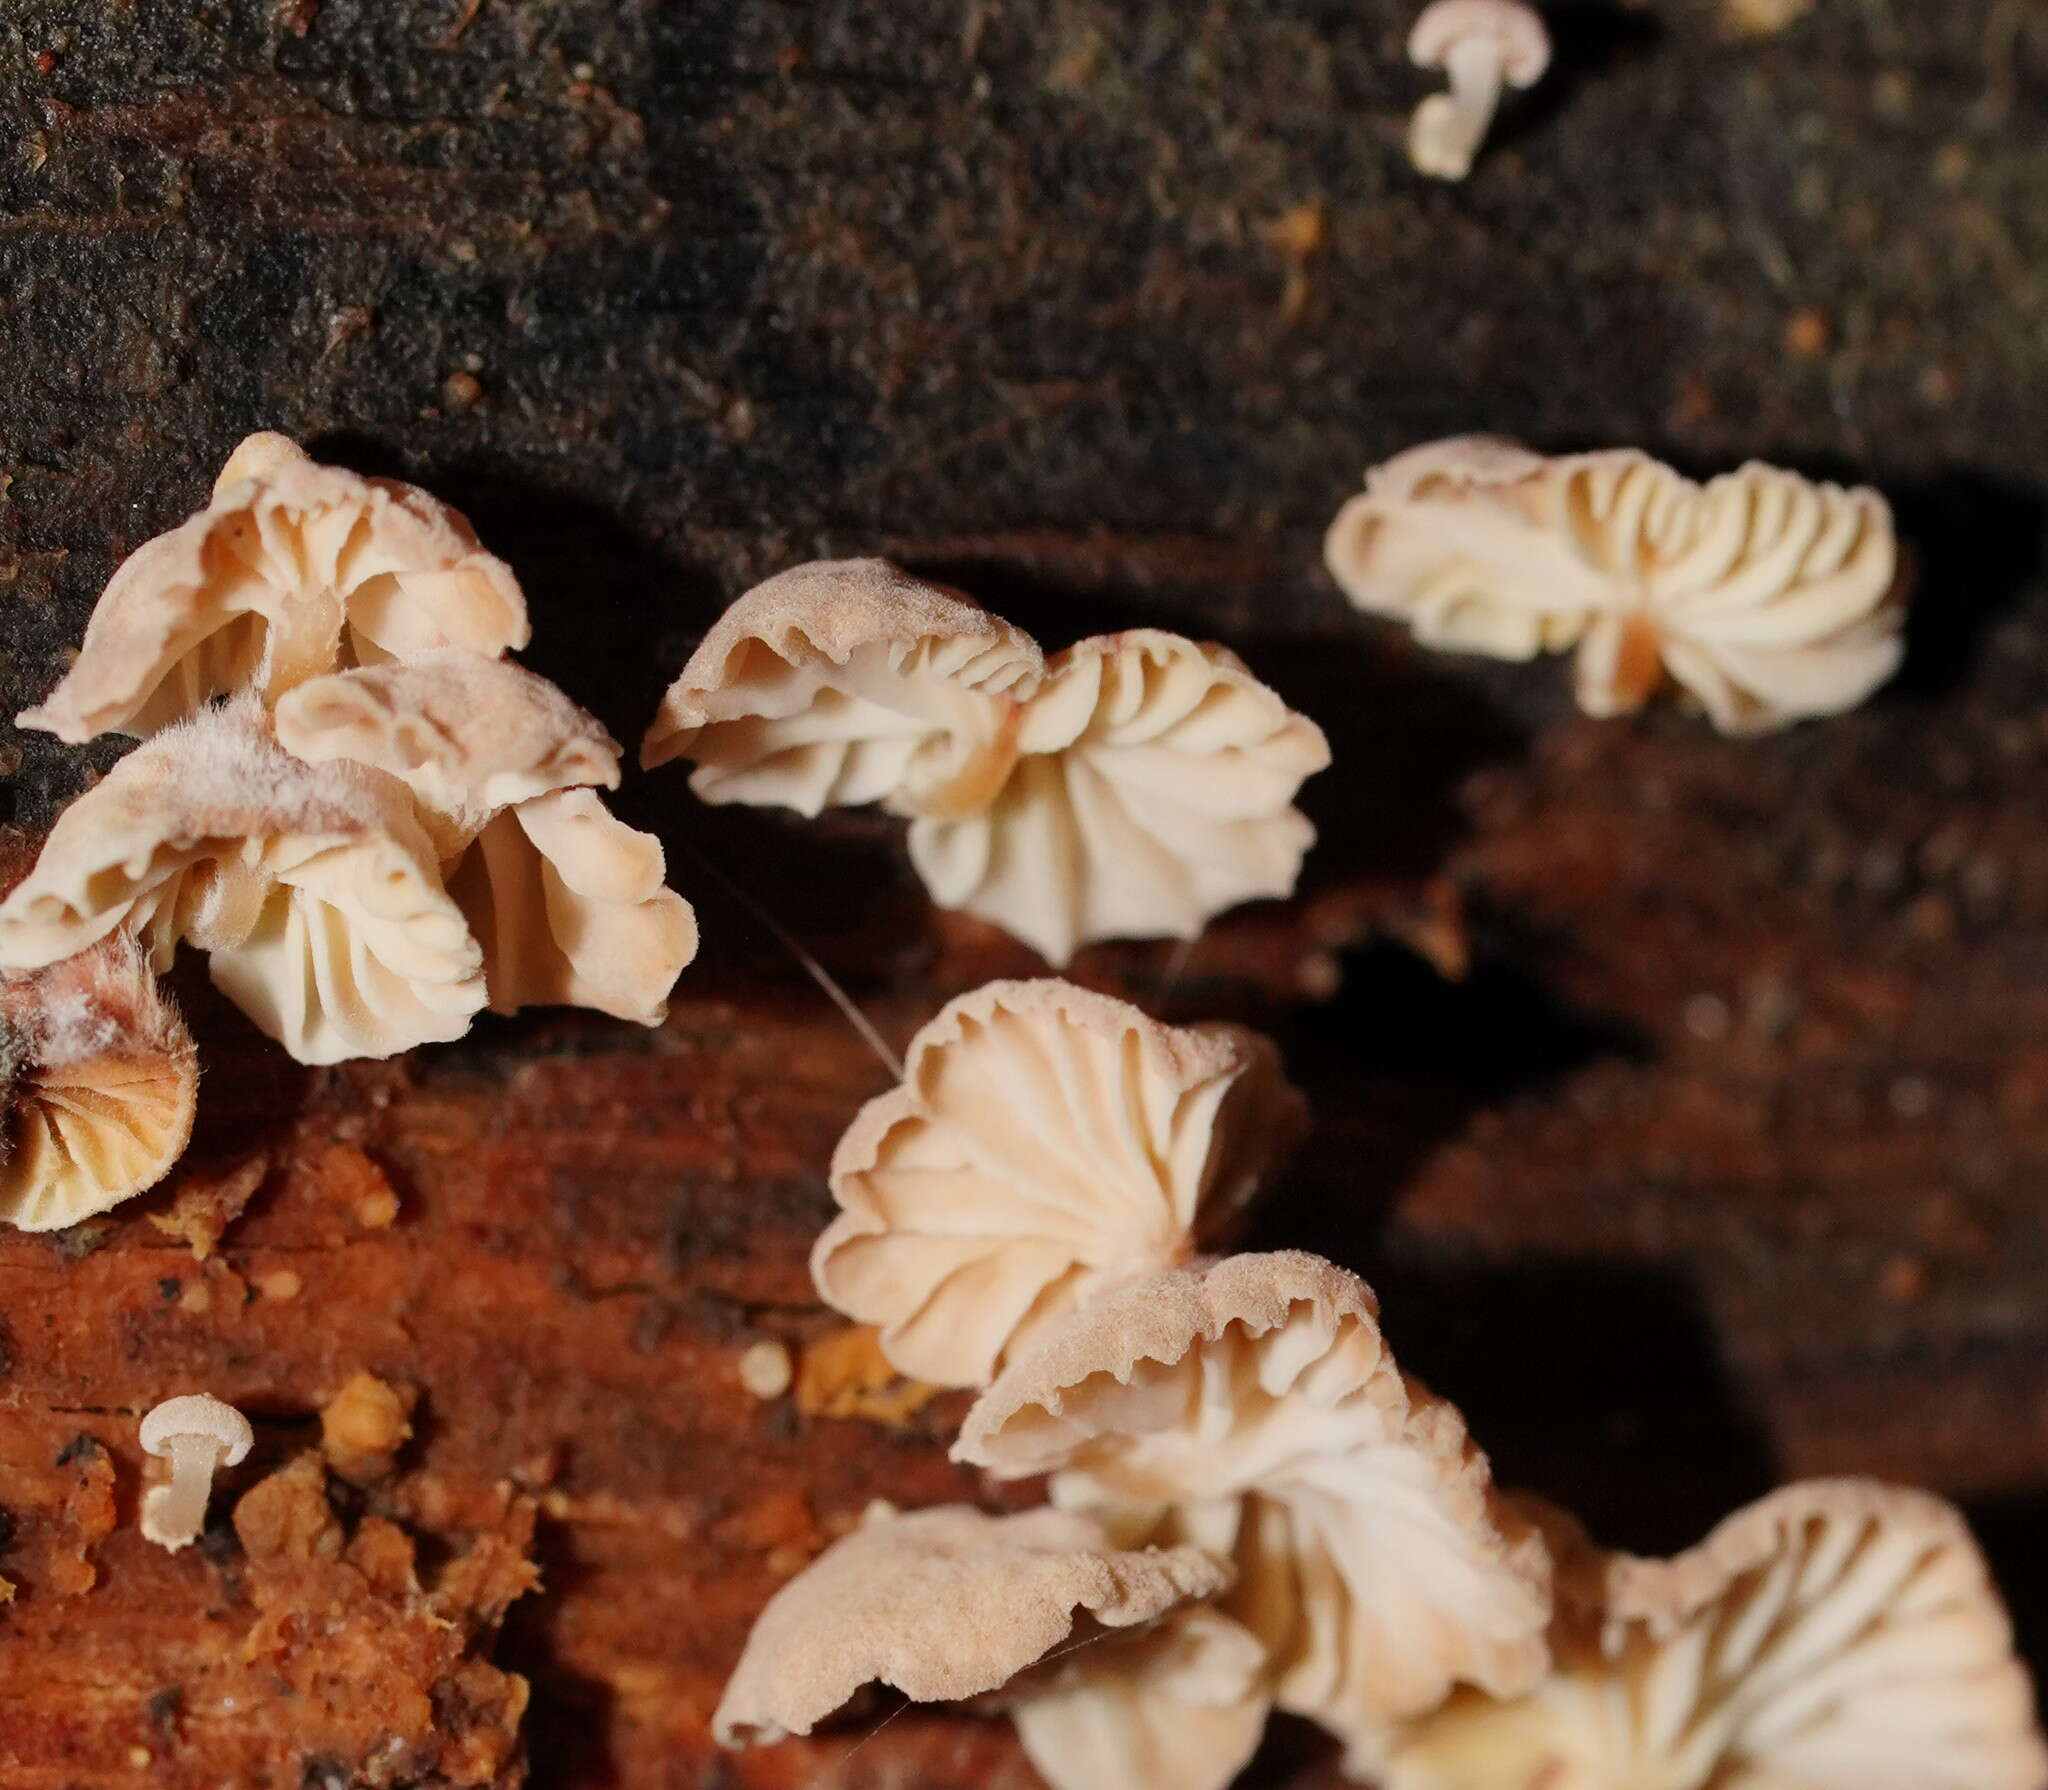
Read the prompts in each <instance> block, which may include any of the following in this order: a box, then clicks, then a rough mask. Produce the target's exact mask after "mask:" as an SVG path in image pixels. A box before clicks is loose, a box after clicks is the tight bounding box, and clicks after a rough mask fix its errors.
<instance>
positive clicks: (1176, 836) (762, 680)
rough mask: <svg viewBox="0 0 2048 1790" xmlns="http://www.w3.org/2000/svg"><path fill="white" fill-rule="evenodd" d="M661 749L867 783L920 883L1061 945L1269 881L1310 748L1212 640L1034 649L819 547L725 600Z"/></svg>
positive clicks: (941, 899) (710, 792)
mask: <svg viewBox="0 0 2048 1790" xmlns="http://www.w3.org/2000/svg"><path fill="white" fill-rule="evenodd" d="M674 758H690V759H694V760H695V761H696V767H697V768H696V770H695V771H694V772H693V773H692V774H691V779H690V786H691V788H692V789H694V790H695V791H696V793H697V794H698V795H699V796H700V797H701V798H702V799H704V800H705V801H708V802H745V803H749V804H754V805H776V806H781V807H787V808H793V809H795V810H796V811H797V812H798V813H800V814H805V815H816V814H818V813H820V812H821V811H823V810H824V809H826V808H834V807H844V806H852V805H858V804H862V803H868V802H879V803H881V804H882V806H883V807H885V808H886V809H888V810H889V811H890V812H891V813H894V814H899V815H902V816H904V817H905V818H906V819H908V820H909V822H910V857H911V862H912V863H913V864H914V865H915V867H916V869H917V872H918V874H919V876H920V877H922V879H923V880H924V883H925V886H926V887H927V888H928V889H929V890H930V891H931V894H932V898H933V900H934V901H936V902H937V903H938V904H939V905H940V906H941V907H946V908H953V909H958V910H960V911H962V912H965V913H970V914H975V915H978V916H979V917H981V918H982V919H986V920H991V921H993V922H994V923H995V924H997V925H998V926H1001V927H1003V928H1004V929H1005V930H1006V931H1008V932H1011V933H1013V934H1015V935H1016V936H1017V937H1019V938H1021V939H1023V940H1024V941H1025V942H1027V943H1028V944H1030V945H1032V946H1034V947H1036V948H1037V950H1038V951H1039V952H1040V953H1041V954H1042V955H1043V956H1044V957H1045V958H1046V959H1047V960H1048V961H1049V962H1052V963H1054V964H1060V963H1064V962H1065V961H1066V960H1067V959H1068V958H1069V957H1070V956H1072V954H1073V953H1074V952H1075V951H1076V950H1077V949H1078V948H1079V947H1080V946H1082V945H1084V944H1087V943H1089V942H1090V941H1092V940H1096V939H1106V938H1192V937H1194V936H1195V935H1196V934H1198V933H1199V932H1200V931H1201V929H1202V928H1203V926H1204V925H1206V924H1207V922H1208V921H1209V920H1210V918H1211V917H1213V916H1214V915H1216V914H1218V913H1220V912H1222V911H1223V910H1224V909H1225V908H1229V907H1233V906H1235V905H1237V904H1238V903H1239V902H1244V901H1251V900H1255V899H1258V898H1260V897H1265V896H1284V895H1287V894H1290V893H1292V891H1293V888H1294V883H1295V879H1296V877H1297V875H1298V874H1299V872H1300V868H1301V861H1302V858H1303V856H1304V854H1305V853H1306V852H1307V850H1308V847H1309V845H1310V844H1311V843H1312V841H1313V839H1314V829H1313V828H1312V827H1311V826H1310V825H1309V823H1308V821H1307V819H1306V818H1305V817H1304V816H1303V815H1302V814H1301V812H1300V811H1299V810H1298V809H1296V808H1295V807H1294V806H1293V801H1294V795H1295V791H1296V790H1297V789H1298V788H1299V787H1300V785H1301V783H1302V781H1303V779H1304V778H1306V777H1308V776H1310V775H1312V774H1313V773H1314V772H1316V771H1319V770H1321V769H1322V768H1323V767H1324V766H1325V765H1327V764H1328V763H1329V748H1328V746H1327V745H1326V744H1325V742H1324V739H1323V736H1322V733H1321V731H1320V730H1319V729H1318V728H1317V727H1316V726H1315V724H1314V723H1313V722H1312V721H1309V720H1308V719H1306V718H1305V717H1304V716H1301V715H1298V714H1295V713H1294V712H1292V711H1291V710H1290V709H1289V708H1288V707H1287V706H1286V704H1285V703H1283V702H1282V701H1281V700H1280V698H1279V697H1278V696H1277V695H1275V694H1274V693H1273V692H1272V691H1271V690H1269V689H1268V688H1267V687H1266V686H1265V685H1264V684H1261V683H1260V682H1259V681H1258V680H1257V679H1256V678H1254V677H1253V676H1252V674H1251V673H1250V671H1249V670H1247V669H1246V667H1245V666H1244V665H1243V664H1242V663H1240V662H1239V660H1238V659H1237V658H1236V657H1235V656H1234V655H1232V654H1231V653H1229V652H1227V651H1226V650H1225V649H1223V648H1222V647H1220V646H1214V645H1205V644H1200V643H1197V642H1195V641H1192V640H1185V639H1183V638H1181V637H1180V636H1179V635H1177V634H1168V633H1163V632H1161V631H1159V630H1157V629H1138V630H1134V631H1131V632H1127V633H1122V634H1108V635H1100V636H1097V637H1095V638H1093V639H1089V640H1083V641H1080V642H1079V643H1077V644H1076V645H1074V646H1070V647H1068V648H1067V649H1066V650H1065V651H1064V652H1061V653H1056V654H1054V655H1052V656H1051V657H1050V658H1048V657H1047V656H1046V655H1045V653H1044V652H1043V651H1042V650H1041V649H1040V647H1039V646H1038V644H1037V642H1035V641H1034V640H1032V639H1031V638H1030V637H1029V636H1027V635H1025V634H1024V633H1022V632H1021V631H1020V630H1018V629H1016V628H1014V627H1012V626H1011V625H1010V624H1009V623H1008V622H1005V621H1001V620H999V619H998V618H996V617H995V616H992V615H990V614H988V613H987V612H986V611H985V610H982V609H980V608H978V607H977V606H976V605H974V604H973V603H971V602H970V601H968V600H967V599H966V598H965V597H963V596H961V595H960V594H959V593H957V592H954V591H950V590H945V589H942V588H940V587H938V586H936V585H931V584H926V583H923V582H922V581H920V580H918V579H915V578H912V577H911V576H909V575H908V574H907V573H905V572H903V571H901V570H899V569H898V568H897V567H895V566H892V565H889V564H887V563H885V562H883V561H881V560H841V561H830V562H819V563H816V564H812V565H805V566H798V567H796V568H794V569H793V570H791V571H787V572H784V573H782V574H780V575H779V576H777V577H774V578H771V579H769V580H768V581H767V582H766V583H765V584H762V585H759V586H757V587H756V588H755V589H753V590H751V591H749V592H748V593H747V594H746V595H744V596H743V597H741V598H740V599H739V600H738V601H737V602H736V603H734V604H733V606H732V607H731V608H730V609H728V610H727V611H726V613H725V615H724V616H723V617H722V618H721V619H720V620H719V622H718V623H717V625H716V626H715V627H713V628H712V630H711V632H710V633H709V634H708V635H706V636H705V638H704V641H703V643H702V645H700V646H699V647H698V649H697V651H696V652H695V653H694V654H693V655H692V656H691V659H690V661H689V663H688V664H687V665H686V666H684V668H683V671H682V675H681V676H680V677H678V678H677V680H676V682H675V684H674V685H673V687H672V688H671V689H670V690H669V692H668V694H667V697H666V698H665V699H664V701H663V703H662V706H661V710H660V713H659V714H658V715H657V716H656V718H655V721H654V725H653V726H652V727H651V728H650V729H649V730H648V734H647V739H646V743H645V744H644V746H643V747H642V749H641V762H642V764H643V765H645V766H647V767H648V768H650V769H651V768H653V767H654V766H657V765H661V764H665V763H667V762H668V761H669V760H671V759H674Z"/></svg>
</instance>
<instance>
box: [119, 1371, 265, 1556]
mask: <svg viewBox="0 0 2048 1790" xmlns="http://www.w3.org/2000/svg"><path fill="white" fill-rule="evenodd" d="M255 1440H256V1432H255V1431H254V1430H252V1429H251V1428H250V1427H249V1420H248V1418H246V1417H244V1416H243V1415H242V1414H241V1412H239V1411H237V1410H236V1409H235V1408H234V1406H233V1405H224V1404H222V1403H221V1401H220V1400H219V1399H217V1398H211V1397H209V1396H208V1395H207V1394H205V1393H203V1392H195V1393H190V1394H188V1395H187V1396H185V1397H183V1398H168V1399H165V1400H164V1402H163V1403H162V1404H160V1405H158V1406H157V1407H156V1408H155V1409H154V1410H153V1411H151V1412H150V1413H149V1414H148V1415H147V1416H146V1417H144V1418H143V1420H142V1429H141V1442H142V1446H143V1450H144V1452H146V1453H148V1454H153V1455H155V1456H157V1457H158V1459H160V1460H168V1461H169V1462H170V1463H171V1481H170V1484H168V1485H159V1486H152V1487H151V1488H150V1489H149V1491H148V1492H146V1493H145V1494H144V1495H143V1499H142V1533H143V1535H144V1536H145V1537H146V1538H147V1539H149V1540H150V1541H153V1542H155V1543H156V1544H157V1546H158V1547H160V1548H168V1549H169V1550H170V1551H171V1552H172V1553H174V1554H175V1553H176V1552H177V1551H178V1550H179V1549H180V1548H182V1547H184V1546H186V1545H187V1544H188V1543H190V1542H194V1541H197V1540H198V1539H199V1531H200V1530H201V1529H202V1528H204V1527H205V1525H206V1501H207V1499H208V1497H209V1496H210V1495H211V1493H212V1491H213V1475H214V1472H215V1470H216V1469H217V1468H220V1467H233V1466H237V1465H239V1464H240V1463H241V1461H242V1460H243V1459H244V1458H245V1457H246V1456H247V1455H248V1452H249V1449H250V1447H251V1446H252V1445H253V1444H254V1443H255Z"/></svg>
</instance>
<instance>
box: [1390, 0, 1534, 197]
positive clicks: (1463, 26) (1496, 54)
mask: <svg viewBox="0 0 2048 1790" xmlns="http://www.w3.org/2000/svg"><path fill="white" fill-rule="evenodd" d="M1408 58H1409V60H1410V61H1411V62H1414V63H1416V64H1417V65H1418V66H1420V67H1423V68H1440V69H1442V70H1443V71H1444V72H1445V74H1447V75H1448V76H1449V77H1450V82H1451V90H1450V92H1448V93H1433V94H1431V95H1430V96H1429V98H1427V99H1426V100H1424V101H1423V102H1422V103H1421V105H1419V106H1417V107H1416V108H1415V118H1414V121H1413V124H1412V125H1411V127H1410V129H1409V133H1408V159H1409V160H1410V161H1412V162H1413V163H1414V164H1415V166H1416V168H1417V169H1418V170H1419V171H1420V172H1422V173H1424V174H1431V175H1435V176H1436V177H1437V178H1438V179H1440V180H1463V179H1464V178H1465V176H1466V175H1467V174H1469V173H1470V172H1471V171H1472V162H1473V158H1474V157H1475V156H1477V155H1478V153H1479V146H1480V144H1481V143H1483V142H1485V141H1486V133H1487V129H1488V127H1489V126H1491V125H1492V123H1493V114H1494V111H1495V109H1496V108H1497V107H1498V106H1499V104H1500V95H1501V88H1502V86H1503V85H1506V86H1510V87H1533V86H1535V84H1536V83H1537V82H1538V81H1540V80H1541V79H1542V78H1543V71H1544V70H1545V69H1547V68H1548V67H1549V66H1550V33H1549V32H1548V31H1546V30H1545V29H1544V27H1543V21H1542V19H1541V18H1539V17H1538V16H1537V14H1536V12H1535V11H1534V9H1533V8H1531V7H1528V6H1525V5H1523V4H1522V0H1436V3H1435V4H1434V5H1433V6H1430V7H1428V8H1426V9H1425V10H1424V12H1423V14H1422V16H1421V17H1420V18H1419V19H1417V20H1416V21H1415V29H1414V30H1413V31H1411V32H1410V33H1409V35H1408Z"/></svg>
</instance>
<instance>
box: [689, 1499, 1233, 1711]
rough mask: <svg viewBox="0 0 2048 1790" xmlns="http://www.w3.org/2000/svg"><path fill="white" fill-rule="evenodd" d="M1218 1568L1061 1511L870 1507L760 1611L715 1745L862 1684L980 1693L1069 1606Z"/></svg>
mask: <svg viewBox="0 0 2048 1790" xmlns="http://www.w3.org/2000/svg"><path fill="white" fill-rule="evenodd" d="M1229 1578H1230V1574H1229V1570H1228V1568H1226V1567H1225V1566H1223V1565H1222V1564H1221V1563H1220V1562H1218V1561H1216V1560H1214V1559H1212V1558H1210V1557H1209V1556H1208V1555H1206V1554H1204V1553H1202V1552H1201V1551H1200V1550H1199V1549H1197V1548H1192V1547H1172V1548H1145V1549H1135V1550H1134V1549H1124V1548H1118V1547H1116V1546H1114V1545H1113V1544H1112V1543H1111V1542H1110V1540H1109V1539H1108V1537H1107V1536H1106V1535H1105V1534H1104V1533H1103V1531H1102V1529H1101V1527H1100V1526H1099V1525H1098V1524H1096V1523H1094V1522H1093V1521H1091V1520H1090V1519H1089V1518H1087V1517H1084V1516H1078V1515H1075V1514H1073V1513H1070V1512H1066V1511H1056V1510H1033V1511H1026V1512H1023V1513H1022V1514H1020V1515H1016V1516H1002V1517H995V1516H988V1515H985V1514H984V1513H982V1512H981V1511H978V1510H973V1509H970V1508H968V1507H967V1506H965V1505H958V1504H954V1505H945V1506H942V1507H940V1508H938V1509H934V1510H921V1511H912V1512H910V1513H909V1514H907V1515H899V1514H897V1513H896V1512H895V1511H892V1510H889V1509H888V1508H887V1507H886V1506H884V1507H880V1508H879V1509H877V1510H873V1511H870V1513H869V1516H868V1519H867V1521H866V1522H865V1523H864V1524H863V1525H862V1526H861V1527H860V1528H859V1529H856V1530H855V1531H854V1532H853V1533H852V1534H851V1535H848V1536H846V1537H845V1538H844V1539H843V1540H840V1541H837V1542H835V1543H833V1545H832V1546H831V1547H829V1548H827V1549H826V1550H825V1552H824V1553H823V1554H821V1555H820V1556H819V1557H818V1558H817V1559H816V1560H815V1561H813V1562H812V1563H811V1565H810V1566H809V1567H807V1568H806V1569H805V1570H804V1571H803V1572H802V1573H800V1574H798V1575H797V1577H796V1578H794V1579H792V1580H791V1581H790V1582H789V1583H788V1584H787V1585H785V1586H784V1587H783V1588H782V1589H781V1590H780V1591H778V1592H777V1593H776V1594H775V1596H774V1598H773V1599H771V1600H770V1602H769V1604H768V1607H767V1608H766V1609H765V1610H763V1611H762V1612H761V1616H760V1619H759V1620H758V1621H757V1622H756V1623H755V1624H754V1628H753V1632H752V1633H751V1634H750V1635H749V1636H748V1637H747V1645H746V1649H745V1651H744V1652H743V1653H742V1654H741V1656H740V1662H739V1664H738V1666H736V1667H735V1668H734V1670H733V1675H732V1678H731V1680H730V1681H729V1682H728V1683H727V1685H726V1687H725V1695H724V1696H723V1697H722V1698H721V1699H720V1701H719V1705H718V1711H717V1713H716V1714H715V1715H714V1716H713V1717H712V1722H711V1728H712V1732H713V1733H714V1734H715V1735H716V1736H717V1737H718V1739H719V1741H720V1743H721V1744H722V1745H725V1746H744V1745H766V1744H770V1743H772V1742H774V1741H777V1740H781V1739H782V1738H783V1737H784V1736H786V1735H790V1734H808V1733H810V1731H811V1729H812V1728H813V1727H814V1726H816V1724H817V1723H819V1722H821V1721H823V1720H824V1719H825V1718H826V1717H827V1716H829V1715H831V1714H832V1713H833V1712H834V1711H835V1710H837V1709H839V1708H841V1707H842V1706H844V1705H845V1704H846V1702H847V1701H848V1700H849V1699H850V1698H852V1697H853V1696H855V1695H856V1694H857V1693H858V1692H860V1691H861V1690H862V1689H864V1688H865V1687H866V1686H868V1685H871V1684H881V1685H890V1686H893V1687H894V1688H895V1689H897V1690H900V1691H901V1692H903V1694H904V1695H905V1696H907V1697H909V1698H911V1699H912V1700H913V1701H915V1702H920V1703H929V1702H940V1701H956V1700H959V1699H962V1698H967V1697H974V1696H979V1695H981V1694H982V1693H984V1692H987V1691H993V1690H997V1689H999V1688H1000V1687H1001V1686H1003V1685H1006V1684H1008V1683H1009V1682H1010V1680H1011V1679H1013V1678H1015V1677H1016V1676H1017V1675H1018V1674H1019V1673H1020V1672H1022V1671H1024V1670H1025V1669H1026V1668H1027V1667H1029V1666H1031V1665H1034V1664H1036V1663H1037V1662H1038V1661H1039V1660H1041V1659H1043V1658H1044V1657H1045V1656H1046V1655H1047V1654H1048V1653H1050V1652H1051V1651H1052V1650H1053V1649H1054V1648H1055V1647H1057V1646H1059V1644H1060V1643H1061V1642H1062V1641H1064V1640H1066V1638H1067V1637H1068V1636H1069V1635H1070V1634H1071V1633H1073V1631H1074V1628H1075V1626H1076V1624H1077V1623H1079V1622H1082V1621H1086V1622H1088V1623H1091V1624H1099V1625H1100V1626H1101V1627H1103V1628H1107V1629H1115V1628H1125V1627H1130V1626H1133V1625H1136V1624H1141V1623H1147V1622H1151V1621H1154V1620H1156V1619H1157V1618H1158V1617H1160V1616H1163V1615H1165V1614H1166V1613H1167V1612H1168V1611H1169V1610H1172V1609H1174V1608H1176V1607H1177V1606H1179V1605H1181V1604H1183V1603H1186V1602H1188V1601H1190V1600H1195V1599H1201V1598H1206V1597H1209V1596H1212V1595H1213V1594H1214V1593H1215V1592H1217V1591H1218V1590H1220V1589H1221V1588H1222V1587H1223V1586H1224V1585H1226V1584H1228V1583H1229Z"/></svg>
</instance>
